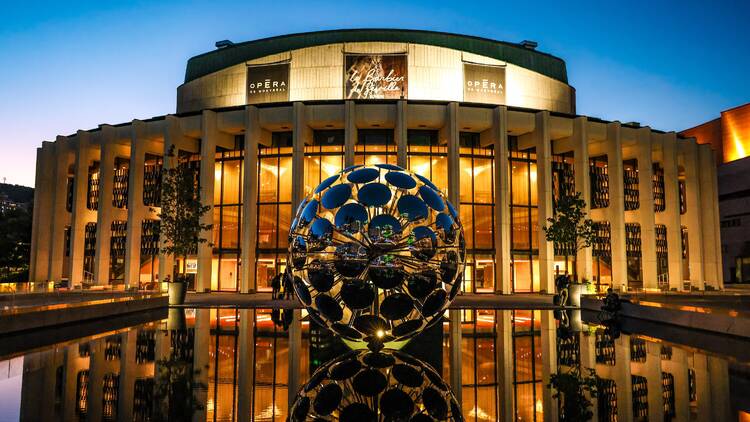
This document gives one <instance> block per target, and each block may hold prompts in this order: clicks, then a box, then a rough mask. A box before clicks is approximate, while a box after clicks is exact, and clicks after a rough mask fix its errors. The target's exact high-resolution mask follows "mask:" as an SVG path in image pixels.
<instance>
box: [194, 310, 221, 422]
mask: <svg viewBox="0 0 750 422" xmlns="http://www.w3.org/2000/svg"><path fill="white" fill-rule="evenodd" d="M210 341H211V309H207V308H204V309H196V310H195V337H194V344H193V372H194V374H195V376H194V379H195V383H196V385H205V386H206V387H205V388H199V389H196V391H194V392H193V396H194V397H195V399H196V400H197V402H198V403H200V404H201V405H203V409H202V410H196V411H195V412H194V413H193V421H194V422H202V421H205V420H206V403H207V399H208V368H209V366H208V365H209V358H210V356H209V354H208V344H209V342H210ZM215 369H216V368H215Z"/></svg>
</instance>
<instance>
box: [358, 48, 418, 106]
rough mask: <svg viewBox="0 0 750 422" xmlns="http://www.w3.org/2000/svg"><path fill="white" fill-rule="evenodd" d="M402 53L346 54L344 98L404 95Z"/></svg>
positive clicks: (404, 80)
mask: <svg viewBox="0 0 750 422" xmlns="http://www.w3.org/2000/svg"><path fill="white" fill-rule="evenodd" d="M407 85H408V84H407V62H406V54H374V55H373V54H347V55H346V56H345V60H344V98H346V99H355V100H356V99H397V98H406V97H407V88H408V86H407Z"/></svg>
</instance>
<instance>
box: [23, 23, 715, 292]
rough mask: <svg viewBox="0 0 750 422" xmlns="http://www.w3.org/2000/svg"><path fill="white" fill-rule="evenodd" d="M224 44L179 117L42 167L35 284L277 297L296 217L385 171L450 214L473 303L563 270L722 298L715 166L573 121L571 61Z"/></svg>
mask: <svg viewBox="0 0 750 422" xmlns="http://www.w3.org/2000/svg"><path fill="white" fill-rule="evenodd" d="M217 46H218V48H217V49H216V50H214V51H210V52H207V53H205V54H201V55H199V56H195V57H193V58H191V59H190V60H189V61H188V63H187V70H186V75H185V82H184V83H183V84H182V85H180V86H179V87H178V88H177V107H176V112H175V113H174V114H168V115H164V116H158V117H153V118H150V119H146V120H133V121H131V122H127V123H122V124H111V125H110V124H102V125H100V126H99V127H98V128H94V129H90V130H79V131H78V132H76V133H74V134H70V135H61V136H58V137H57V138H56V139H55V140H54V141H50V142H43V144H42V146H41V147H40V148H38V149H37V168H36V181H37V182H36V191H35V198H34V225H33V233H32V247H31V250H32V257H31V268H30V279H31V281H33V282H36V283H38V284H39V285H40V286H43V285H45V283H46V282H56V283H59V282H61V281H67V282H68V283H69V285H70V286H71V287H73V288H76V287H78V286H84V287H86V288H88V287H97V286H113V287H114V288H126V289H127V288H139V289H160V288H163V287H164V286H163V285H164V283H163V281H164V280H165V278H166V277H167V276H170V277H171V276H172V275H173V273H174V269H175V268H176V266H185V269H186V270H187V272H188V273H190V274H191V279H192V280H191V283H190V290H192V291H196V292H208V291H210V292H240V293H254V292H263V291H270V289H271V284H270V281H271V279H272V278H273V277H274V275H276V274H279V273H280V272H282V271H283V270H284V266H285V262H286V253H287V247H288V238H287V234H288V231H289V227H290V224H291V220H292V217H293V215H294V212H295V209H296V206H297V204H299V203H300V202H301V201H302V199H303V198H304V197H305V196H306V195H308V194H309V193H310V192H311V191H312V189H314V187H315V186H317V185H318V184H319V183H320V182H321V181H322V180H324V179H326V178H327V177H329V176H331V175H334V174H336V173H337V172H339V171H341V170H342V169H344V168H346V167H349V166H352V165H357V164H376V163H393V164H397V165H399V166H402V167H404V168H407V169H409V170H411V171H414V172H417V173H419V174H421V175H424V176H425V177H427V178H429V179H430V180H432V181H433V182H434V183H435V184H436V185H437V186H438V187H439V188H440V189H442V190H443V191H444V192H446V193H447V195H448V198H449V199H450V200H451V202H452V203H454V204H457V206H458V207H459V209H460V216H461V222H462V224H463V227H464V231H465V233H466V242H467V245H466V247H467V265H466V269H465V273H464V286H463V290H464V292H465V293H466V294H473V293H476V294H512V293H537V292H552V291H554V281H553V279H554V275H555V274H556V273H558V272H565V271H568V272H570V273H574V274H576V275H577V276H578V278H585V279H587V280H590V281H591V282H592V284H593V286H595V287H596V288H597V289H599V290H600V291H601V290H605V289H606V288H607V287H609V286H611V287H613V288H615V289H616V290H621V291H622V290H632V289H645V290H651V291H657V290H678V291H683V290H706V289H722V288H723V281H722V280H723V276H722V266H721V253H720V239H719V212H718V205H717V201H716V198H717V185H716V180H717V179H716V178H717V176H716V167H715V165H713V163H715V160H716V159H715V157H714V152H713V151H711V149H710V147H709V146H708V145H699V144H698V143H697V142H696V141H695V139H693V138H686V137H682V136H678V135H677V134H676V133H675V132H662V131H657V130H653V129H651V128H649V127H647V126H641V125H639V124H637V123H621V122H618V121H603V120H600V119H597V118H593V117H586V116H579V115H576V114H575V112H576V110H575V89H574V88H573V87H572V86H570V85H569V84H568V80H567V69H566V65H565V62H564V61H563V60H561V59H559V58H557V57H554V56H551V55H549V54H546V53H543V52H540V51H538V50H536V45H535V43H531V42H524V43H521V44H515V43H505V42H499V41H493V40H487V39H482V38H476V37H471V36H464V35H454V34H445V33H435V32H427V31H408V30H341V31H323V32H314V33H306V34H293V35H285V36H279V37H274V38H268V39H261V40H255V41H249V42H244V43H236V44H235V43H231V42H228V41H226V42H221V43H217ZM384 69H385V70H384ZM377 72H381V73H380V74H379V75H380V76H377ZM374 74H375V75H376V76H372V75H374ZM368 87H369V88H368ZM172 146H174V147H175V148H176V149H177V150H178V151H179V156H180V159H181V160H182V161H184V162H185V163H189V165H191V166H192V167H193V168H194V169H195V171H196V179H197V180H198V184H199V186H200V198H201V201H202V202H203V203H204V204H207V205H212V206H213V209H212V211H211V212H209V213H208V214H206V215H205V216H204V217H203V221H202V222H203V223H205V224H213V230H212V233H211V235H210V238H211V239H210V240H211V243H210V244H208V243H206V244H200V245H199V246H198V247H197V250H196V253H195V254H194V255H193V256H191V257H189V258H188V259H187V260H186V261H185V262H179V261H178V260H175V259H174V258H173V257H171V256H168V255H164V254H162V253H160V251H159V250H160V248H159V245H160V244H161V242H162V241H163V239H161V240H160V237H159V220H158V213H159V201H160V174H161V169H162V166H163V165H169V163H168V162H165V160H164V158H163V157H164V156H165V152H166V151H168V150H169V149H170V148H171V147H172ZM572 192H581V193H582V195H583V198H584V199H585V200H586V202H587V212H588V213H589V215H590V217H591V218H592V219H593V220H594V222H595V229H596V234H597V235H596V239H595V241H594V243H593V245H592V247H590V248H585V249H583V250H581V251H580V252H579V253H578V255H577V256H576V257H575V259H571V260H570V261H569V262H566V260H565V259H564V258H563V255H564V253H563V252H561V250H560V248H557V247H556V245H554V244H553V243H551V242H546V241H545V237H544V232H543V230H542V227H543V225H544V224H545V221H546V220H547V218H549V217H552V215H553V213H554V204H555V201H556V200H557V199H558V198H559V197H560V196H561V195H564V194H568V193H572Z"/></svg>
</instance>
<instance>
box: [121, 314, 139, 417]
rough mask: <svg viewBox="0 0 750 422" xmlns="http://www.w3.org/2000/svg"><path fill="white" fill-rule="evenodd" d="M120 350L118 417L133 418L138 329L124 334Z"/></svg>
mask: <svg viewBox="0 0 750 422" xmlns="http://www.w3.org/2000/svg"><path fill="white" fill-rule="evenodd" d="M120 336H121V337H122V349H121V351H120V384H119V391H118V396H117V418H118V419H120V420H123V421H132V420H133V389H134V388H135V378H136V369H137V368H136V365H137V364H136V363H135V349H136V339H137V336H138V330H137V329H132V330H128V331H126V332H124V333H122V334H120Z"/></svg>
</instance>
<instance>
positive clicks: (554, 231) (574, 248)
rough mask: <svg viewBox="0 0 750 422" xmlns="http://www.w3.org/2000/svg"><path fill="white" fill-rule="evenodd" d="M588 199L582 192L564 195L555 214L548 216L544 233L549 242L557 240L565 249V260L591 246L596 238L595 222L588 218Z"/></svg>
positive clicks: (558, 202)
mask: <svg viewBox="0 0 750 422" xmlns="http://www.w3.org/2000/svg"><path fill="white" fill-rule="evenodd" d="M585 209H586V201H584V200H583V199H582V198H581V193H580V192H576V193H575V195H563V196H562V197H561V198H560V200H559V201H557V206H556V207H555V215H554V216H553V217H552V218H548V219H547V222H548V223H549V225H548V226H544V227H543V229H544V235H545V238H546V239H547V241H548V242H555V243H557V244H558V245H560V246H561V248H562V250H563V251H564V256H565V261H566V262H567V261H568V257H569V256H575V255H576V254H577V252H578V251H579V250H581V249H583V248H587V247H589V246H591V243H592V242H593V240H594V223H593V222H592V221H591V219H589V218H586V211H585Z"/></svg>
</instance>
